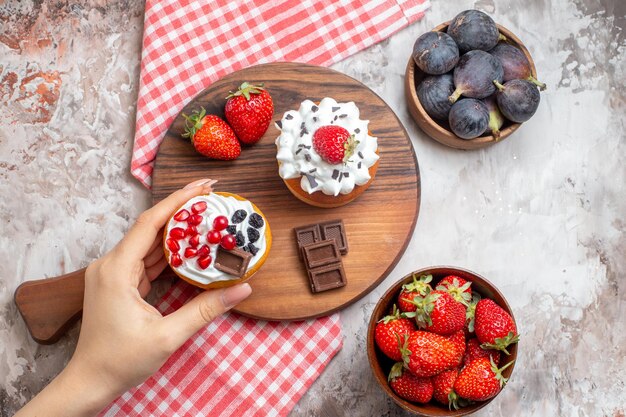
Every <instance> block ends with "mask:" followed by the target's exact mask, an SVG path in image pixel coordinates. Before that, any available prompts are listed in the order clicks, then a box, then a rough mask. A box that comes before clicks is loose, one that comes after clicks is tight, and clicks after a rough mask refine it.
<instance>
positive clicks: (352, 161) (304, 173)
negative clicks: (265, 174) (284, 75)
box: [276, 97, 379, 207]
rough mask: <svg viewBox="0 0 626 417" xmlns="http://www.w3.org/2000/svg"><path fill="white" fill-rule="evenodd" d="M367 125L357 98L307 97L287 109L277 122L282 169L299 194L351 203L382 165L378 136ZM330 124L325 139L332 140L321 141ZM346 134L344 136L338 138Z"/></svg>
mask: <svg viewBox="0 0 626 417" xmlns="http://www.w3.org/2000/svg"><path fill="white" fill-rule="evenodd" d="M368 125H369V121H368V120H361V118H360V114H359V108H358V107H357V106H356V104H355V103H354V102H347V103H338V102H337V101H335V100H334V99H332V98H330V97H326V98H324V99H323V100H321V102H319V104H316V103H314V102H313V101H311V100H305V101H303V102H302V103H301V104H300V108H299V109H298V110H289V111H287V112H285V114H284V115H283V117H282V119H281V120H280V121H278V122H276V127H277V128H278V129H279V130H280V132H281V133H280V136H279V137H278V138H277V139H276V147H277V153H276V159H277V160H278V165H279V170H278V172H279V175H280V176H281V178H282V179H283V180H285V183H286V184H287V187H288V188H289V189H290V190H291V191H292V192H293V193H294V195H296V197H298V198H299V199H301V200H303V201H305V202H307V203H309V204H313V205H316V206H319V207H337V206H339V205H343V204H347V203H348V202H350V201H352V200H353V199H354V198H356V197H357V196H358V195H359V194H360V193H362V192H363V191H364V190H365V188H367V186H369V184H370V183H371V181H372V180H373V178H374V175H375V172H376V168H377V166H378V160H379V155H378V140H377V138H376V137H374V136H372V135H371V134H370V131H369V128H368ZM325 130H327V131H328V132H329V133H328V135H326V136H329V135H330V136H331V137H330V138H325V139H324V140H326V142H328V146H323V147H320V146H319V143H320V140H322V139H320V136H322V131H325ZM342 135H343V140H342V141H340V142H339V143H333V141H335V140H336V138H335V136H338V137H341V136H342ZM348 137H349V138H348ZM337 140H338V139H337ZM322 143H323V140H322ZM323 144H324V143H323ZM324 145H326V144H324ZM333 146H334V147H335V148H333V149H330V150H329V149H328V148H329V147H330V148H332V147H333ZM342 148H343V149H342ZM337 152H338V154H335V153H337Z"/></svg>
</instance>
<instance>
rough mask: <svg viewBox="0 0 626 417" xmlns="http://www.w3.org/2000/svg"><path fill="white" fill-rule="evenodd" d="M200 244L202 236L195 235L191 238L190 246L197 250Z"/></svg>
mask: <svg viewBox="0 0 626 417" xmlns="http://www.w3.org/2000/svg"><path fill="white" fill-rule="evenodd" d="M199 244H200V235H194V236H191V237H190V238H189V246H191V247H192V248H197V247H198V245H199Z"/></svg>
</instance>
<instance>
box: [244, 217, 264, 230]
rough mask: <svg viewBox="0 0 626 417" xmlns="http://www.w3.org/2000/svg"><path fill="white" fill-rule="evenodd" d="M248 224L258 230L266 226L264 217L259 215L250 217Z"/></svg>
mask: <svg viewBox="0 0 626 417" xmlns="http://www.w3.org/2000/svg"><path fill="white" fill-rule="evenodd" d="M248 223H249V224H250V226H252V227H254V228H256V229H259V228H261V227H263V225H264V224H265V222H264V221H263V217H261V215H260V214H258V213H252V214H251V215H250V218H249V219H248Z"/></svg>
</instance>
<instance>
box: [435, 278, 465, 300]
mask: <svg viewBox="0 0 626 417" xmlns="http://www.w3.org/2000/svg"><path fill="white" fill-rule="evenodd" d="M471 285H472V283H471V282H469V281H466V280H464V279H463V278H461V277H457V276H456V275H448V276H447V277H444V278H443V279H442V280H441V281H439V284H437V288H436V289H438V290H440V291H446V292H448V293H449V294H450V295H451V296H452V298H454V299H455V300H456V301H458V302H459V303H462V304H466V305H467V303H469V302H470V300H471V299H472V289H471V288H470V287H471Z"/></svg>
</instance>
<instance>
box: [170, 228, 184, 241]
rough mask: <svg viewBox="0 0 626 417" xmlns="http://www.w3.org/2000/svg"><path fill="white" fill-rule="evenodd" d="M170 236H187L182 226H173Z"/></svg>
mask: <svg viewBox="0 0 626 417" xmlns="http://www.w3.org/2000/svg"><path fill="white" fill-rule="evenodd" d="M170 237H171V238H172V239H176V240H180V239H183V238H184V237H185V229H182V228H180V227H174V228H172V230H170Z"/></svg>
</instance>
